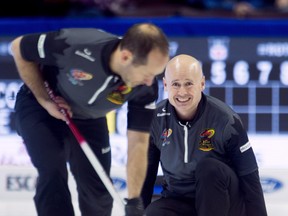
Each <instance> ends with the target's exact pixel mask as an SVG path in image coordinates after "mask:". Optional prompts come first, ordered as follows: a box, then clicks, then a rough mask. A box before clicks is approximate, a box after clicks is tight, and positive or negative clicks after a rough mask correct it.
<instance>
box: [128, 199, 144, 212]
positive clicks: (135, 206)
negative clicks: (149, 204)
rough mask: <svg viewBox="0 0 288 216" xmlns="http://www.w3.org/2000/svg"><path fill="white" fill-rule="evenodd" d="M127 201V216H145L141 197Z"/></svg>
mask: <svg viewBox="0 0 288 216" xmlns="http://www.w3.org/2000/svg"><path fill="white" fill-rule="evenodd" d="M125 200H126V205H125V216H145V213H144V205H143V201H142V199H141V198H140V197H137V198H133V199H125Z"/></svg>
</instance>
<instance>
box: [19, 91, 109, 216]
mask: <svg viewBox="0 0 288 216" xmlns="http://www.w3.org/2000/svg"><path fill="white" fill-rule="evenodd" d="M15 111H16V115H15V118H16V128H17V131H18V133H19V134H20V135H21V136H22V138H23V141H24V143H25V145H26V148H27V151H28V154H29V156H30V158H31V161H32V163H33V165H34V166H35V167H36V169H37V171H38V181H37V185H36V195H35V196H34V201H35V205H36V209H37V213H38V215H39V216H48V215H49V216H51V215H53V216H73V215H74V210H73V206H72V202H71V195H70V191H69V188H68V184H67V181H68V171H67V162H69V167H70V170H71V171H72V174H73V176H74V178H75V181H76V184H77V192H78V200H79V208H80V211H81V213H82V215H83V216H92V215H93V216H108V215H111V212H112V203H113V200H112V197H111V196H110V194H109V193H108V191H107V190H106V188H105V186H104V185H103V183H102V181H101V180H100V178H99V177H98V175H97V174H96V172H95V170H94V168H93V167H92V165H91V164H90V162H89V161H88V159H87V158H86V156H85V154H84V153H83V151H82V149H81V147H80V146H79V144H78V143H77V141H76V139H75V138H74V136H73V134H72V133H71V131H70V130H69V128H68V126H67V125H66V123H65V122H63V121H61V120H57V119H55V118H53V117H51V116H50V115H49V114H48V112H47V111H46V110H45V109H43V108H42V107H41V106H40V105H39V104H38V102H37V101H36V100H35V98H34V96H33V95H32V94H31V93H29V91H28V90H27V89H25V88H21V90H20V92H19V93H18V95H17V100H16V105H15ZM74 123H75V124H76V125H77V127H78V129H79V130H80V131H81V133H82V134H83V136H84V137H85V139H86V140H87V141H88V143H89V145H90V147H91V148H92V150H93V152H94V153H95V154H96V155H97V157H98V159H99V161H100V162H101V164H102V166H103V168H104V169H105V171H106V172H107V173H110V166H111V151H107V149H109V148H110V145H109V133H108V128H107V123H106V118H100V119H91V120H74ZM102 150H104V151H103V152H104V153H102Z"/></svg>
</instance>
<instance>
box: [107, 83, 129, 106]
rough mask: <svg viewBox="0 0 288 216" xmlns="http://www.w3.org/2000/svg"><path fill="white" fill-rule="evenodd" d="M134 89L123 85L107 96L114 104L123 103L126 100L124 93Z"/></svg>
mask: <svg viewBox="0 0 288 216" xmlns="http://www.w3.org/2000/svg"><path fill="white" fill-rule="evenodd" d="M131 91H132V88H131V87H129V86H126V85H121V86H119V87H118V88H117V89H115V90H113V91H112V92H111V93H110V94H109V95H108V97H107V100H109V101H110V102H112V103H114V104H118V105H121V104H123V103H124V102H125V100H124V95H125V94H128V93H130V92H131Z"/></svg>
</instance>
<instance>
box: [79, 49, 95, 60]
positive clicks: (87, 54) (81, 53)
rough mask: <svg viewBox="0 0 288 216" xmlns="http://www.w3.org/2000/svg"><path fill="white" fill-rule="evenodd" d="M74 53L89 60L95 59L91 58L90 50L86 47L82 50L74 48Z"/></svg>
mask: <svg viewBox="0 0 288 216" xmlns="http://www.w3.org/2000/svg"><path fill="white" fill-rule="evenodd" d="M75 54H76V55H78V56H81V57H83V58H85V59H87V60H89V61H91V62H94V61H95V58H93V57H92V56H91V54H92V52H91V51H90V50H89V49H87V48H85V49H84V50H83V51H80V50H76V51H75Z"/></svg>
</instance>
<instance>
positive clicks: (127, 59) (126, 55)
mask: <svg viewBox="0 0 288 216" xmlns="http://www.w3.org/2000/svg"><path fill="white" fill-rule="evenodd" d="M120 56H121V63H122V64H123V65H129V64H131V63H132V61H133V55H132V53H131V52H130V51H129V50H127V49H123V50H121V55H120Z"/></svg>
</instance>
